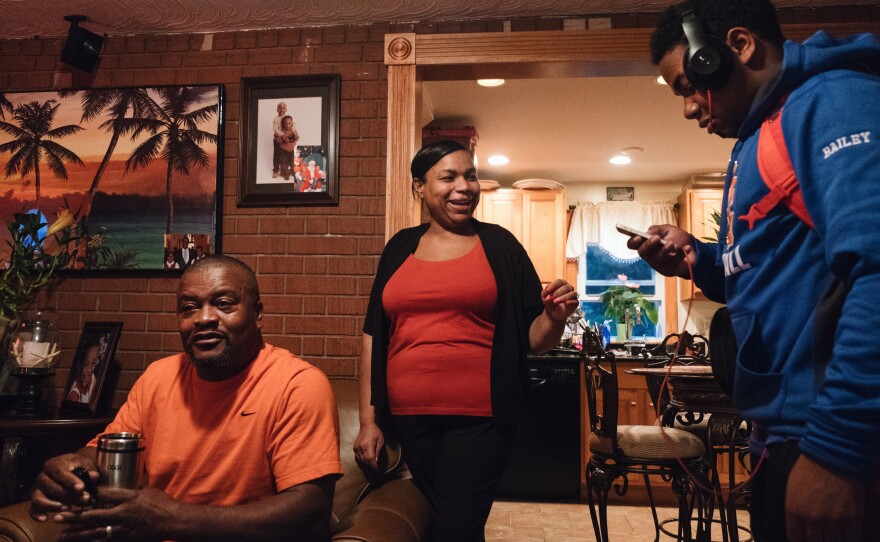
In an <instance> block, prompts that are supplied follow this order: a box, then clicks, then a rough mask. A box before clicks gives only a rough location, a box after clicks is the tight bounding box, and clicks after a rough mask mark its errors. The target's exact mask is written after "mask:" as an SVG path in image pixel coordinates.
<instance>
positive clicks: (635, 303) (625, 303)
mask: <svg viewBox="0 0 880 542" xmlns="http://www.w3.org/2000/svg"><path fill="white" fill-rule="evenodd" d="M617 278H618V279H620V281H621V282H622V283H623V284H621V285H615V286H609V287H608V289H607V290H605V291H604V292H602V303H604V304H605V316H606V317H608V318H613V319H615V320H616V321H617V323H618V324H623V323H624V321H625V319H626V316H625V315H626V309H627V308H630V309H633V315H635V312H636V311H635V309H636V307H638V310H639V311H640V312H641V313H642V314H645V315H646V316H647V317H648V319H649V320H651V322H654V323H656V322H657V320H658V315H657V307H656V306H654V304H653V303H651V302H650V301H648V299H647V298H646V297H645V294H644V293H643V292H642V291H641V290H639V285H638V284H636V283H634V282H627V277H626V275H617Z"/></svg>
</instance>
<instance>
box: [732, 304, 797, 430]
mask: <svg viewBox="0 0 880 542" xmlns="http://www.w3.org/2000/svg"><path fill="white" fill-rule="evenodd" d="M731 323H732V325H733V331H734V333H735V334H736V337H737V343H738V344H739V352H738V353H737V356H736V384H735V389H734V400H735V402H736V404H737V406H738V407H739V409H740V411H741V412H742V414H743V415H744V416H745V417H746V418H750V419H757V420H763V419H767V418H776V417H778V416H779V414H780V412H781V411H782V406H783V403H784V398H785V394H784V393H783V390H782V387H783V382H784V380H783V378H782V373H779V372H770V371H768V369H770V366H771V360H770V359H769V357H768V354H767V350H766V349H765V348H764V340H763V337H762V336H761V326H760V325H759V322H758V317H757V315H755V314H752V313H744V314H737V315H732V316H731Z"/></svg>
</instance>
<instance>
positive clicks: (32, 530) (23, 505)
mask: <svg viewBox="0 0 880 542" xmlns="http://www.w3.org/2000/svg"><path fill="white" fill-rule="evenodd" d="M30 504H31V502H30V501H24V502H20V503H18V504H13V505H11V506H7V507H5V508H0V541H3V542H7V541H8V542H52V541H53V540H58V536H59V535H60V534H61V529H62V526H61V524H59V523H55V522H54V521H45V522H39V521H35V520H34V519H33V518H31V516H30V514H28V507H30Z"/></svg>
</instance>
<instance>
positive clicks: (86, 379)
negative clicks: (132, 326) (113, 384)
mask: <svg viewBox="0 0 880 542" xmlns="http://www.w3.org/2000/svg"><path fill="white" fill-rule="evenodd" d="M121 332H122V322H86V323H85V325H84V326H83V330H82V333H81V334H80V337H79V345H78V346H77V347H76V353H75V354H74V357H73V364H72V365H71V366H70V377H69V378H68V380H67V386H66V387H65V388H64V399H63V400H62V402H61V408H62V410H66V411H69V412H80V413H83V414H89V415H91V416H94V415H95V412H96V411H97V409H98V401H99V399H100V398H101V391H102V390H103V387H104V381H105V379H106V377H107V369H108V367H109V366H110V363H111V362H112V361H113V356H114V354H115V353H116V343H118V342H119V334H120V333H121Z"/></svg>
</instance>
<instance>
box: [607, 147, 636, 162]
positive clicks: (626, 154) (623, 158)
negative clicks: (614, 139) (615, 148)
mask: <svg viewBox="0 0 880 542" xmlns="http://www.w3.org/2000/svg"><path fill="white" fill-rule="evenodd" d="M644 150H645V149H643V148H641V147H624V148H623V149H621V151H620V152H619V153H617V154H615V155H614V156H612V157H611V158H610V159H609V160H608V161H609V162H611V163H612V164H614V165H615V166H625V165H627V164H629V163H631V162H632V156H633V155H634V154H638V153H640V152H642V151H644Z"/></svg>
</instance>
